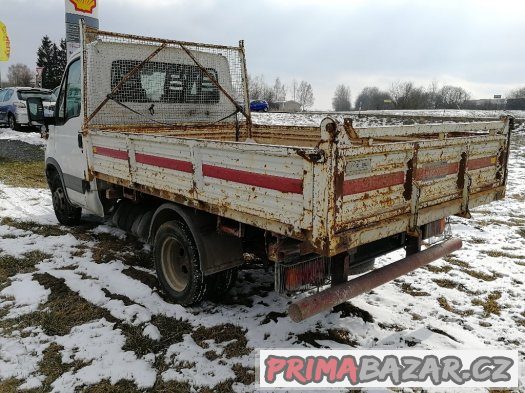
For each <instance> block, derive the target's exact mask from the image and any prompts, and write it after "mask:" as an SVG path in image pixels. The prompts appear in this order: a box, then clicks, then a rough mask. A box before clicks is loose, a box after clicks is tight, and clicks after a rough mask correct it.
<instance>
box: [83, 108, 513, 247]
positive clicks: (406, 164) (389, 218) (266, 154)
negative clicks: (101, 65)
mask: <svg viewBox="0 0 525 393" xmlns="http://www.w3.org/2000/svg"><path fill="white" fill-rule="evenodd" d="M509 133H510V119H509V118H506V117H505V118H502V120H501V121H496V122H478V123H457V124H435V125H434V124H431V125H413V126H397V127H389V126H387V127H370V128H354V127H352V124H351V121H345V123H344V124H341V123H338V122H336V121H335V120H333V119H331V118H326V119H325V120H323V122H322V123H321V125H320V127H298V126H294V127H285V126H283V127H279V126H254V127H253V128H252V132H251V138H248V139H247V138H246V136H245V135H241V138H240V140H245V141H244V142H236V141H235V139H236V134H235V130H234V129H232V128H231V126H230V127H228V126H216V127H208V128H204V129H202V128H192V127H184V128H180V129H177V128H171V129H168V128H159V127H152V128H149V129H145V128H144V127H141V128H140V127H137V128H134V127H133V126H129V125H128V126H126V127H125V128H120V129H119V128H111V127H105V128H104V127H102V128H93V129H88V130H87V132H84V146H85V147H86V148H85V152H86V155H87V158H88V164H89V178H90V180H93V179H95V178H96V179H100V180H104V181H106V182H109V183H113V184H118V185H122V186H124V187H127V188H129V189H134V190H138V191H141V192H144V193H147V194H150V195H154V196H158V197H162V198H164V199H167V200H172V201H174V202H178V203H181V204H184V205H187V206H192V207H195V208H197V209H200V210H203V211H207V212H211V213H214V214H217V215H219V216H222V217H226V218H230V219H233V220H236V221H239V222H241V223H245V224H249V225H253V226H256V227H258V228H262V229H265V230H268V231H271V232H274V233H277V234H281V235H284V236H289V237H292V238H295V239H298V240H301V241H303V242H304V243H305V245H307V246H308V247H311V249H312V251H315V252H317V253H319V254H321V255H325V256H333V255H336V254H338V253H340V252H342V251H344V250H348V249H350V248H353V247H357V246H359V245H362V244H366V243H369V242H372V241H374V240H377V239H381V238H384V237H386V236H390V235H393V234H397V233H402V232H407V231H408V232H410V231H415V230H417V227H419V226H421V225H423V224H426V223H429V222H432V221H435V220H438V219H441V218H444V217H447V216H450V215H454V214H461V215H466V216H468V214H469V210H470V209H472V208H474V207H476V206H479V205H482V204H485V203H489V202H491V201H493V200H497V199H500V198H502V197H503V196H504V193H505V182H506V162H507V155H508V139H509V138H508V137H509ZM237 138H239V135H237Z"/></svg>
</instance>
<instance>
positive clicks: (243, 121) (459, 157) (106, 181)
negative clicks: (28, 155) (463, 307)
mask: <svg viewBox="0 0 525 393" xmlns="http://www.w3.org/2000/svg"><path fill="white" fill-rule="evenodd" d="M81 36H82V40H81V41H82V43H81V50H80V52H79V53H78V54H76V55H74V56H73V57H72V58H71V59H70V61H69V63H68V66H67V69H66V72H65V74H64V77H63V80H62V84H61V87H60V93H59V98H58V100H57V104H56V109H55V117H54V118H53V119H46V118H45V117H44V116H43V108H42V103H41V101H39V100H38V99H37V98H35V99H33V98H32V99H30V100H28V112H29V113H28V115H29V116H30V118H31V120H32V121H33V122H40V123H42V124H45V126H46V130H47V131H46V137H47V138H48V140H47V149H46V175H47V179H48V183H49V187H50V190H51V192H52V199H53V207H54V210H55V213H56V216H57V218H58V220H59V221H60V222H61V223H62V224H65V225H76V224H78V223H79V222H80V219H81V211H82V209H83V210H84V211H86V212H90V213H92V214H95V215H98V216H101V217H110V216H111V217H112V220H113V222H114V223H115V225H117V226H119V227H121V228H123V229H125V230H126V231H128V232H131V233H133V234H135V235H136V236H138V237H140V238H142V239H145V240H146V241H148V242H150V243H151V244H152V245H153V257H154V261H155V268H156V271H157V276H158V279H159V281H160V284H161V286H162V288H163V289H164V291H165V292H166V293H168V294H169V295H170V296H171V297H172V298H173V299H174V300H176V301H178V302H179V303H181V304H184V305H189V304H194V303H196V302H199V301H200V300H202V299H203V298H204V297H206V296H218V295H221V294H223V293H225V292H226V291H227V290H228V289H229V288H230V287H231V286H232V285H233V284H234V281H235V277H236V272H237V269H239V268H240V267H242V266H243V265H244V264H246V263H250V261H258V263H263V264H266V265H270V266H271V267H272V268H273V270H274V272H275V289H276V290H277V291H279V292H280V293H296V292H299V291H304V290H308V289H311V288H315V287H321V286H325V285H327V284H329V283H330V284H331V288H329V289H325V290H324V291H321V292H319V293H316V294H314V295H311V296H310V297H306V298H303V299H301V300H299V301H298V302H296V303H294V304H292V306H290V309H289V312H290V316H291V318H292V319H293V320H295V321H300V320H302V319H304V318H307V317H309V316H311V315H313V314H316V313H318V312H320V311H322V310H325V309H329V308H330V307H332V306H334V305H335V304H337V303H341V302H343V301H345V300H346V299H347V298H349V297H352V296H356V295H358V294H360V293H363V292H365V291H367V290H370V289H371V288H373V287H375V286H377V285H380V284H382V283H384V282H387V281H390V280H392V279H394V278H396V277H398V276H399V275H401V274H405V273H407V272H409V271H412V270H414V269H415V268H417V267H420V266H422V265H424V264H426V263H429V262H431V261H432V260H435V259H437V258H440V257H442V256H444V255H446V254H448V253H450V252H452V251H454V250H456V249H458V248H460V247H461V242H460V241H459V240H457V239H448V240H445V241H442V242H440V243H437V244H435V245H434V246H432V247H430V248H427V249H426V250H423V251H422V250H421V244H422V242H423V240H424V239H428V238H435V237H436V236H443V234H444V231H445V222H446V221H445V220H446V218H447V217H449V216H452V215H460V216H463V217H469V215H470V209H472V208H474V207H477V206H480V205H483V204H487V203H490V202H492V201H494V200H499V199H502V198H503V197H504V195H505V186H506V179H507V161H508V154H509V136H510V131H511V128H512V118H510V117H502V118H501V121H491V122H473V123H451V124H445V123H443V124H424V125H406V126H386V127H361V128H360V127H354V125H353V123H352V120H351V119H350V118H346V119H344V121H337V120H335V119H333V118H330V117H327V118H325V119H324V120H323V121H322V122H321V123H320V125H319V126H318V127H311V126H277V125H270V126H263V125H257V124H253V123H252V121H251V114H250V111H249V92H248V83H247V79H248V78H247V72H246V62H245V52H244V45H243V42H242V41H241V42H240V44H239V46H238V47H229V46H220V45H209V44H196V43H190V42H182V41H174V40H164V39H159V38H147V37H139V36H132V35H124V34H118V33H111V32H104V31H100V30H95V29H90V28H88V27H85V26H81ZM402 248H404V249H405V250H406V253H407V257H406V258H404V259H402V260H400V261H398V262H396V263H394V264H391V265H388V266H385V267H382V268H378V269H375V270H374V269H373V262H374V260H375V258H377V257H378V256H381V255H384V254H386V253H388V252H391V251H393V250H397V249H402ZM367 271H369V272H368V273H366V274H364V275H361V276H359V277H358V278H354V279H352V280H350V281H349V280H348V277H349V276H350V275H353V274H360V273H365V272H367Z"/></svg>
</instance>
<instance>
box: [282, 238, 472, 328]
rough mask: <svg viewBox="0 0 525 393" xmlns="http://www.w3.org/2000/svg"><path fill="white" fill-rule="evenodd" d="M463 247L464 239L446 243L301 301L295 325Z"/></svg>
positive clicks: (295, 307) (294, 310)
mask: <svg viewBox="0 0 525 393" xmlns="http://www.w3.org/2000/svg"><path fill="white" fill-rule="evenodd" d="M461 246H462V242H461V239H456V238H453V239H449V240H446V241H444V242H443V243H440V244H437V245H435V246H432V247H429V248H427V249H426V250H423V251H420V252H418V253H416V254H412V255H409V256H408V257H406V258H403V259H400V260H399V261H397V262H393V263H391V264H389V265H386V266H383V267H381V268H379V269H375V270H372V271H371V272H369V273H366V274H363V275H362V276H359V277H357V278H354V279H353V280H350V281H348V282H345V283H343V284H338V285H335V286H333V287H331V288H328V289H326V290H324V291H322V292H319V293H316V294H315V295H311V296H308V297H306V298H304V299H301V300H298V301H297V302H295V303H292V304H291V305H290V307H288V315H289V316H290V318H291V319H292V321H294V322H301V321H304V320H305V319H307V318H310V317H311V316H313V315H315V314H319V313H320V312H322V311H325V310H328V309H331V308H332V307H334V306H336V305H338V304H340V303H343V302H345V301H346V300H348V299H351V298H353V297H355V296H358V295H361V294H363V293H365V292H368V291H370V290H371V289H373V288H376V287H378V286H380V285H383V284H385V283H387V282H389V281H392V280H394V279H396V278H398V277H400V276H402V275H404V274H407V273H410V272H411V271H412V270H415V269H417V268H419V267H422V266H425V265H427V264H429V263H430V262H433V261H435V260H436V259H439V258H442V257H444V256H446V255H448V254H450V253H452V252H454V251H457V250H459V249H460V248H461Z"/></svg>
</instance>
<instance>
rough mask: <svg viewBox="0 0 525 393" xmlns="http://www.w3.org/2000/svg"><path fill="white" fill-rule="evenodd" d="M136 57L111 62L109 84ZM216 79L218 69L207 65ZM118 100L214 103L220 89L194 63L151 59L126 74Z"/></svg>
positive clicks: (130, 66)
mask: <svg viewBox="0 0 525 393" xmlns="http://www.w3.org/2000/svg"><path fill="white" fill-rule="evenodd" d="M139 64H140V61H135V60H116V61H114V62H112V63H111V88H112V89H113V88H115V86H116V85H117V84H118V83H119V82H120V81H121V80H122V78H123V77H124V76H125V75H126V74H127V73H128V72H130V71H131V70H132V69H133V68H134V67H136V66H137V65H139ZM206 70H207V71H208V72H209V73H210V74H211V75H212V76H213V78H214V79H215V80H217V79H218V74H217V71H216V70H215V69H213V68H207V69H206ZM115 99H116V100H118V101H121V102H169V103H199V104H200V103H201V104H215V103H218V102H219V99H220V93H219V89H218V88H217V87H216V86H215V85H214V84H213V83H212V82H211V80H210V79H209V78H208V77H207V76H206V74H205V73H204V72H203V71H202V70H201V69H200V68H199V67H197V66H194V65H187V64H173V63H160V62H150V63H147V64H146V65H144V67H143V68H142V69H141V70H140V71H139V72H137V73H136V74H135V75H133V76H132V77H131V78H129V79H128V80H127V81H126V82H125V83H124V84H123V85H122V87H121V88H120V89H119V90H118V92H117V93H116V94H115Z"/></svg>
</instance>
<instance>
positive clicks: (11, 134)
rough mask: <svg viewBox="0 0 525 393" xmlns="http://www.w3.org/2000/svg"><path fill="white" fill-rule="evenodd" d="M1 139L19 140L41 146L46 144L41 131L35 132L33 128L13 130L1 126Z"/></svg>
mask: <svg viewBox="0 0 525 393" xmlns="http://www.w3.org/2000/svg"><path fill="white" fill-rule="evenodd" d="M1 139H11V140H18V141H22V142H26V143H30V144H32V145H40V146H44V145H45V144H46V141H45V139H42V138H40V133H39V132H34V131H32V130H28V131H13V130H11V129H10V128H0V140H1Z"/></svg>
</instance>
